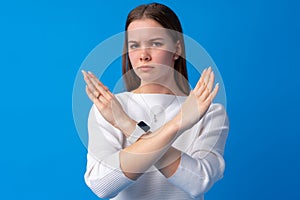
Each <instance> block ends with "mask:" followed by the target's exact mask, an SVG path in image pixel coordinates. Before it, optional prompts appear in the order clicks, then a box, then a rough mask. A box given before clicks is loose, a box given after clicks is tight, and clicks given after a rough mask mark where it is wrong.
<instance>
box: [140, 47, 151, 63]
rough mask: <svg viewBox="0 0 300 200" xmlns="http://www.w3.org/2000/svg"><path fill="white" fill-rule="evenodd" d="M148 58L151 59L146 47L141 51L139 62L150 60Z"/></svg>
mask: <svg viewBox="0 0 300 200" xmlns="http://www.w3.org/2000/svg"><path fill="white" fill-rule="evenodd" d="M150 60H151V56H150V54H149V52H148V51H147V49H146V48H145V49H143V50H142V51H141V55H140V61H141V62H148V61H150Z"/></svg>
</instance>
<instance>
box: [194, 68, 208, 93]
mask: <svg viewBox="0 0 300 200" xmlns="http://www.w3.org/2000/svg"><path fill="white" fill-rule="evenodd" d="M206 70H207V69H206V68H205V69H204V70H203V72H202V74H201V77H200V79H199V81H198V82H197V84H196V86H195V90H198V89H199V88H200V87H201V84H202V82H203V77H204V76H205V73H206Z"/></svg>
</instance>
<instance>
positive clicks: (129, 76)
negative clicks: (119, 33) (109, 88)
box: [122, 3, 190, 95]
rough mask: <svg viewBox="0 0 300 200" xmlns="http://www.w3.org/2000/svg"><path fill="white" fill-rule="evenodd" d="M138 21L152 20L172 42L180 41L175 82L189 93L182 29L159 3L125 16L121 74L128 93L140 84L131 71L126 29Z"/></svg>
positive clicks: (170, 12) (167, 9)
mask: <svg viewBox="0 0 300 200" xmlns="http://www.w3.org/2000/svg"><path fill="white" fill-rule="evenodd" d="M139 19H153V20H155V21H156V22H158V23H159V24H160V25H161V26H162V27H163V28H166V29H169V30H173V31H169V32H170V33H171V34H170V35H171V37H172V39H173V40H174V42H176V41H180V44H181V49H182V52H181V55H180V56H179V58H178V59H177V60H175V63H174V69H175V70H176V71H178V72H179V73H174V78H175V82H176V84H177V86H178V88H179V89H180V90H181V91H182V92H183V93H184V94H186V95H188V94H189V92H190V87H189V83H188V74H187V69H186V59H185V45H184V40H183V35H182V27H181V24H180V21H179V19H178V17H177V15H176V14H175V13H174V12H173V11H172V10H171V9H170V8H168V7H167V6H165V5H163V4H159V3H151V4H143V5H140V6H138V7H136V8H134V9H133V10H132V11H131V12H130V13H129V14H128V16H127V20H126V25H125V41H124V48H123V54H122V74H123V77H124V81H125V86H126V88H127V90H128V91H132V90H134V89H136V88H138V87H139V86H140V84H141V80H140V78H139V77H138V76H137V75H136V74H135V72H134V70H132V65H131V62H130V60H129V56H128V35H127V29H128V26H129V24H130V23H131V22H133V21H134V20H139Z"/></svg>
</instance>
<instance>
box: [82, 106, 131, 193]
mask: <svg viewBox="0 0 300 200" xmlns="http://www.w3.org/2000/svg"><path fill="white" fill-rule="evenodd" d="M88 132H89V144H88V154H87V167H86V172H85V175H84V179H85V182H86V184H87V185H88V187H89V188H90V189H91V190H92V191H93V192H94V193H95V194H96V195H97V196H98V197H100V198H113V197H115V196H116V195H117V194H118V193H119V192H120V191H122V190H123V189H125V188H127V187H128V186H130V185H131V184H133V183H134V181H133V180H131V179H129V178H127V177H126V176H125V175H124V173H123V172H122V170H121V168H120V160H119V152H120V150H121V149H122V144H123V143H124V142H125V141H124V137H123V134H122V133H121V132H120V131H119V130H118V129H116V128H114V127H113V126H112V125H111V124H109V123H108V122H107V121H106V120H105V119H104V118H103V117H102V116H101V114H100V112H99V111H98V109H97V108H96V106H95V105H93V107H92V108H91V110H90V113H89V118H88Z"/></svg>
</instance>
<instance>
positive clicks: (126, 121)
mask: <svg viewBox="0 0 300 200" xmlns="http://www.w3.org/2000/svg"><path fill="white" fill-rule="evenodd" d="M136 123H137V122H136V121H134V120H133V119H131V118H130V117H126V118H123V119H122V120H120V121H119V123H118V125H117V126H116V128H117V129H119V130H120V131H122V133H123V134H124V135H125V136H126V137H129V136H130V135H131V133H132V132H133V131H134V130H135V127H136Z"/></svg>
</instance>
